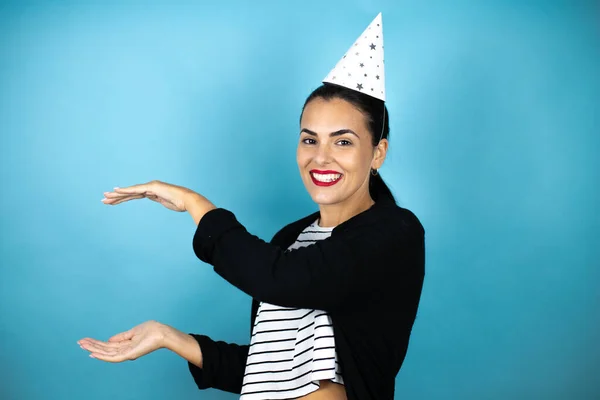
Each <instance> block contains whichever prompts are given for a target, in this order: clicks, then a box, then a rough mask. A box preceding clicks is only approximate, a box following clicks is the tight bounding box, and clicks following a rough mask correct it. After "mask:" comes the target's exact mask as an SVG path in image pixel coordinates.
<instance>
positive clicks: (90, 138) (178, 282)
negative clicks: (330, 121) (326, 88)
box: [0, 0, 600, 400]
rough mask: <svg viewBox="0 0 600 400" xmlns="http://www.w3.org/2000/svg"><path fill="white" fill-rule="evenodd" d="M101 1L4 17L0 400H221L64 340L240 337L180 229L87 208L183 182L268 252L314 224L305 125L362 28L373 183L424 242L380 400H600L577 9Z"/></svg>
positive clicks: (593, 216)
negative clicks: (384, 134)
mask: <svg viewBox="0 0 600 400" xmlns="http://www.w3.org/2000/svg"><path fill="white" fill-rule="evenodd" d="M102 3H105V4H100V2H98V3H97V4H93V3H87V2H86V3H84V2H81V3H77V2H67V1H53V2H46V3H44V2H29V3H22V2H21V3H16V2H15V3H5V2H3V3H1V6H0V134H1V145H0V148H1V150H0V166H1V179H2V181H1V183H2V196H0V202H1V203H0V206H1V208H0V209H1V211H0V212H1V242H0V251H1V256H2V257H1V263H2V265H1V268H0V369H1V373H0V398H2V399H7V400H8V399H10V400H12V399H108V398H110V399H114V400H117V399H140V398H144V399H165V398H177V399H192V398H204V399H233V398H235V396H234V395H230V394H225V393H221V392H218V391H214V390H210V391H206V392H199V391H198V390H197V389H196V387H195V385H194V383H193V381H192V378H191V377H190V376H189V375H188V371H187V365H186V363H185V362H184V361H183V360H182V359H180V358H179V357H178V356H176V355H175V354H173V353H170V352H169V351H167V350H160V351H158V352H155V353H152V354H150V355H148V356H146V357H144V358H142V359H140V360H138V361H135V362H129V363H123V364H109V363H103V362H100V361H97V360H92V359H90V358H88V356H87V352H84V351H83V350H81V349H80V348H79V346H78V345H77V344H76V341H77V340H78V339H80V338H82V337H85V336H92V337H96V338H99V339H107V338H108V337H109V336H111V335H113V334H115V333H117V332H121V331H124V330H126V329H129V328H131V327H132V326H134V325H136V324H139V323H141V322H143V321H146V320H149V319H156V320H158V321H161V322H164V323H167V324H170V325H172V326H174V327H177V328H178V329H180V330H182V331H184V332H198V333H204V334H208V335H211V336H213V337H214V338H217V339H221V340H226V341H235V342H239V343H244V342H247V338H248V333H249V332H248V318H249V315H248V312H249V306H250V303H249V298H248V297H247V296H246V295H244V294H242V293H240V292H239V291H237V290H236V289H235V288H233V287H232V286H230V285H229V284H228V283H227V282H225V281H223V280H221V279H220V278H218V277H217V276H216V274H214V273H213V272H212V268H211V267H210V266H208V265H206V264H203V263H201V262H200V261H198V260H197V259H196V258H195V256H194V254H193V251H192V248H191V240H192V235H193V232H194V225H193V222H192V219H191V218H190V217H189V216H188V215H187V214H177V213H174V212H171V211H168V210H167V209H164V208H162V207H160V206H159V205H157V204H155V203H153V202H150V201H138V202H132V203H127V204H125V205H122V206H119V207H108V206H105V205H103V204H102V203H101V202H100V200H101V199H102V192H103V191H106V190H110V189H112V188H113V187H114V186H127V185H131V184H135V183H142V182H146V181H149V180H152V179H160V180H164V181H167V182H172V183H176V184H180V185H183V186H188V187H190V188H192V189H194V190H196V191H198V192H200V193H202V194H204V195H206V196H207V197H208V198H209V199H211V200H212V201H213V202H214V203H216V204H217V205H218V206H221V207H225V208H228V209H231V210H232V211H234V212H235V213H236V215H237V216H238V218H239V219H240V220H241V221H242V222H243V223H244V224H245V225H246V226H247V228H248V229H249V230H250V231H251V232H252V233H255V234H257V235H258V236H260V237H262V238H265V239H270V237H271V236H272V235H273V234H274V233H275V232H276V231H277V230H278V229H279V228H280V227H281V226H283V225H284V224H286V223H288V222H291V221H293V220H295V219H297V218H300V217H301V216H303V215H305V214H307V213H309V212H312V211H314V210H315V206H314V204H312V202H311V199H310V198H309V196H308V195H307V194H306V192H305V189H304V187H303V185H302V181H301V180H300V177H299V175H298V171H297V166H296V163H295V147H296V141H297V134H298V118H299V113H300V109H301V107H302V103H303V101H304V99H305V97H306V96H307V95H308V94H309V93H310V91H311V90H312V89H314V88H316V87H317V86H318V85H319V83H320V81H321V79H322V78H324V76H325V75H326V74H327V73H328V72H329V70H330V69H331V68H332V67H333V66H334V65H335V63H336V62H337V61H338V60H339V58H340V57H341V56H342V55H343V54H344V52H345V51H346V50H347V48H348V47H349V46H350V45H351V44H352V43H353V41H354V40H355V39H356V38H357V37H358V35H359V34H360V33H361V32H362V30H363V29H365V28H366V26H367V25H368V23H369V22H370V21H371V20H372V19H373V18H374V17H375V16H376V14H377V13H378V12H379V11H382V12H383V26H384V40H385V45H386V46H385V49H386V69H387V70H386V83H387V93H388V107H389V111H390V115H391V128H392V131H391V148H390V153H389V157H388V159H387V161H386V164H385V165H384V167H383V169H382V175H383V176H384V178H385V179H386V180H387V182H388V183H389V185H390V186H391V187H392V189H393V190H394V192H395V194H396V195H397V197H398V199H399V203H400V204H401V205H403V206H405V207H407V208H409V209H411V210H413V211H414V212H415V213H416V214H417V215H418V216H419V218H420V219H421V221H422V223H423V224H424V226H425V228H426V230H427V275H426V282H425V286H424V289H423V297H422V302H421V307H420V312H419V316H418V318H417V321H416V324H415V328H414V331H413V336H412V339H411V345H410V348H409V352H408V356H407V358H406V362H405V364H404V367H403V369H402V370H401V372H400V374H399V375H398V378H397V385H396V390H397V395H396V398H398V399H461V400H463V399H507V398H511V399H592V398H599V397H600V379H599V378H598V377H599V376H600V344H599V343H600V320H599V311H598V310H599V306H600V294H599V293H600V291H599V290H598V284H599V283H600V262H599V261H598V260H599V257H600V243H599V239H598V238H599V233H600V213H599V212H598V204H600V189H599V187H598V184H599V182H600V161H599V160H600V158H599V156H598V153H599V152H600V129H599V128H600V6H598V4H597V3H596V2H592V1H589V2H583V1H561V2H559V1H545V2H542V1H538V2H534V1H479V2H475V1H471V2H467V1H452V2H450V1H448V2H442V1H422V0H420V1H417V0H414V1H413V0H405V1H397V0H394V1H392V0H388V1H383V0H381V1H370V0H369V1H366V0H363V1H359V0H353V1H349V0H339V1H322V0H321V1H312V0H311V1H308V0H302V1H253V2H246V1H241V0H238V1H235V0H223V1H219V2H214V3H215V4H213V5H204V4H202V3H204V2H198V4H196V5H190V4H186V5H183V4H178V5H174V4H171V2H167V1H163V2H152V3H147V4H142V2H110V3H106V2H102ZM117 4H118V5H117Z"/></svg>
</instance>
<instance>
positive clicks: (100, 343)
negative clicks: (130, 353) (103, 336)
mask: <svg viewBox="0 0 600 400" xmlns="http://www.w3.org/2000/svg"><path fill="white" fill-rule="evenodd" d="M82 342H83V343H91V344H93V345H98V346H105V347H118V345H119V342H103V341H101V340H96V339H92V338H87V339H85V340H82Z"/></svg>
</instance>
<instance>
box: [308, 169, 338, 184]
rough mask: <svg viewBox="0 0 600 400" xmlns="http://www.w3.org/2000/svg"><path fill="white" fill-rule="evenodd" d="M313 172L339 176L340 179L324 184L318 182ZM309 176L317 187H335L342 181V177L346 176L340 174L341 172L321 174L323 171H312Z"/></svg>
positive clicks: (324, 172)
mask: <svg viewBox="0 0 600 400" xmlns="http://www.w3.org/2000/svg"><path fill="white" fill-rule="evenodd" d="M313 172H314V173H316V174H333V175H339V176H340V177H339V178H337V179H336V180H334V181H331V182H322V181H319V180H317V179H316V178H315V176H314V175H313ZM309 175H310V178H311V179H312V181H313V183H314V184H315V185H317V186H333V185H335V184H336V183H338V182H339V181H341V180H342V177H343V176H344V175H343V174H340V173H339V172H336V171H323V172H321V171H318V170H312V171H310V174H309Z"/></svg>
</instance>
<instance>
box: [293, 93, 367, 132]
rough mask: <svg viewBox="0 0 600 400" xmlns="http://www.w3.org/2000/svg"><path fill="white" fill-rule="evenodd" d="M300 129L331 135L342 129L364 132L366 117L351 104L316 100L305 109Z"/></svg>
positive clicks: (341, 101) (338, 100)
mask: <svg viewBox="0 0 600 400" xmlns="http://www.w3.org/2000/svg"><path fill="white" fill-rule="evenodd" d="M300 128H301V129H302V128H307V129H310V130H312V131H314V132H317V133H329V132H334V131H337V130H340V129H352V130H353V131H355V132H357V131H364V130H365V129H366V121H365V117H364V115H363V114H362V113H361V112H360V111H359V110H358V109H357V108H356V107H355V106H354V105H352V104H351V103H349V102H347V101H345V100H341V99H332V100H323V99H314V100H312V101H310V102H309V103H308V104H307V105H306V107H305V108H304V112H303V114H302V120H301V121H300Z"/></svg>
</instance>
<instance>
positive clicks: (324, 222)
mask: <svg viewBox="0 0 600 400" xmlns="http://www.w3.org/2000/svg"><path fill="white" fill-rule="evenodd" d="M355 195H357V193H355ZM373 204H375V202H374V201H373V199H372V198H371V195H370V194H369V192H368V191H366V193H364V194H360V195H358V196H357V197H356V198H353V197H350V198H348V199H347V200H346V201H344V202H341V203H337V204H327V205H319V211H320V214H321V217H320V219H319V226H321V227H324V228H329V227H335V226H337V225H339V224H341V223H342V222H345V221H347V220H349V219H350V218H352V217H354V216H355V215H358V214H360V213H361V212H363V211H366V210H368V209H369V208H371V206H372V205H373Z"/></svg>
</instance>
